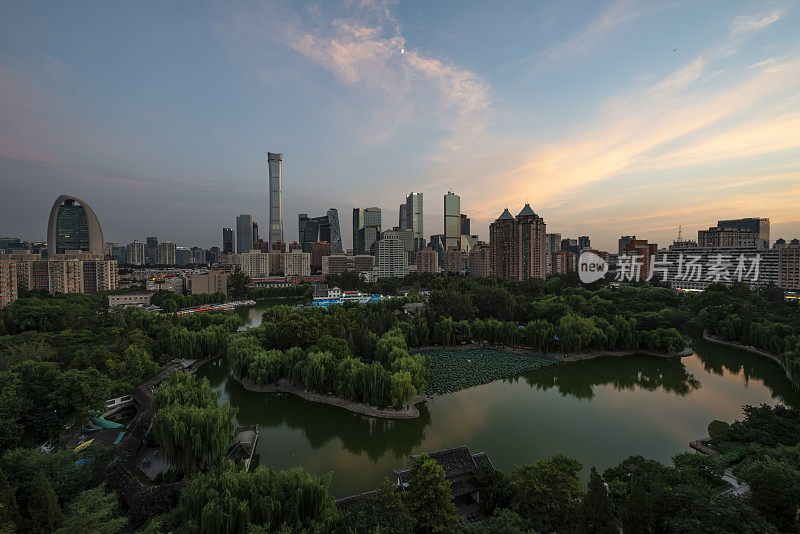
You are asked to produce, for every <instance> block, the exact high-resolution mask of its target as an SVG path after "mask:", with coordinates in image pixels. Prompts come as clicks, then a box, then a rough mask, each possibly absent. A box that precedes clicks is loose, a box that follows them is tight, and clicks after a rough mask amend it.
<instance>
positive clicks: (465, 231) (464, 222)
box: [461, 213, 470, 235]
mask: <svg viewBox="0 0 800 534" xmlns="http://www.w3.org/2000/svg"><path fill="white" fill-rule="evenodd" d="M469 226H470V224H469V217H467V216H466V214H464V213H462V214H461V235H470V233H469V229H470V228H469Z"/></svg>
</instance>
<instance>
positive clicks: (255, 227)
mask: <svg viewBox="0 0 800 534" xmlns="http://www.w3.org/2000/svg"><path fill="white" fill-rule="evenodd" d="M256 243H258V223H257V222H255V221H253V245H254V246H255V244H256Z"/></svg>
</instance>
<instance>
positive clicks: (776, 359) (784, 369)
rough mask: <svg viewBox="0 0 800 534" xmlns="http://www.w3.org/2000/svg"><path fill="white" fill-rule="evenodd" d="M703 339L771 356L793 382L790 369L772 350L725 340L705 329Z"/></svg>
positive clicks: (751, 352) (767, 356)
mask: <svg viewBox="0 0 800 534" xmlns="http://www.w3.org/2000/svg"><path fill="white" fill-rule="evenodd" d="M703 339H704V340H705V341H709V342H711V343H715V344H717V345H723V346H726V347H733V348H735V349H741V350H743V351H745V352H749V353H750V354H757V355H758V356H764V357H765V358H769V359H770V360H772V361H774V362H775V363H777V364H778V365H780V366H781V369H783V372H784V373H785V374H786V378H788V379H789V382H792V383H793V381H792V377H791V376H790V375H789V371H788V370H787V369H786V366H785V365H783V362H782V361H781V359H780V358H779V357H778V356H776V355H775V354H772V353H771V352H766V351H763V350H761V349H757V348H755V347H753V346H751V345H742V344H741V343H739V342H737V341H725V340H722V339H720V338H718V337H715V336H712V335H711V334H709V333H708V332H707V331H705V330H703Z"/></svg>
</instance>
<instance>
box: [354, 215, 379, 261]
mask: <svg viewBox="0 0 800 534" xmlns="http://www.w3.org/2000/svg"><path fill="white" fill-rule="evenodd" d="M380 233H381V209H380V208H375V207H373V208H353V254H354V255H356V256H358V255H359V254H370V250H369V247H370V246H371V245H372V243H374V242H375V241H376V240H377V239H378V236H379V235H380Z"/></svg>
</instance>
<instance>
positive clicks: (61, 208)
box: [47, 195, 104, 258]
mask: <svg viewBox="0 0 800 534" xmlns="http://www.w3.org/2000/svg"><path fill="white" fill-rule="evenodd" d="M103 242H104V241H103V230H102V229H101V228H100V222H99V221H98V220H97V216H95V214H94V212H93V211H92V208H90V207H89V205H88V204H87V203H86V202H84V201H83V200H81V199H79V198H78V197H73V196H69V195H61V196H59V197H58V198H57V199H56V201H55V202H54V203H53V207H52V208H51V209H50V218H49V219H48V221H47V255H48V257H50V258H52V257H53V256H55V255H56V254H63V253H64V252H66V251H67V250H85V251H88V252H92V253H94V254H102V253H103Z"/></svg>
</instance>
